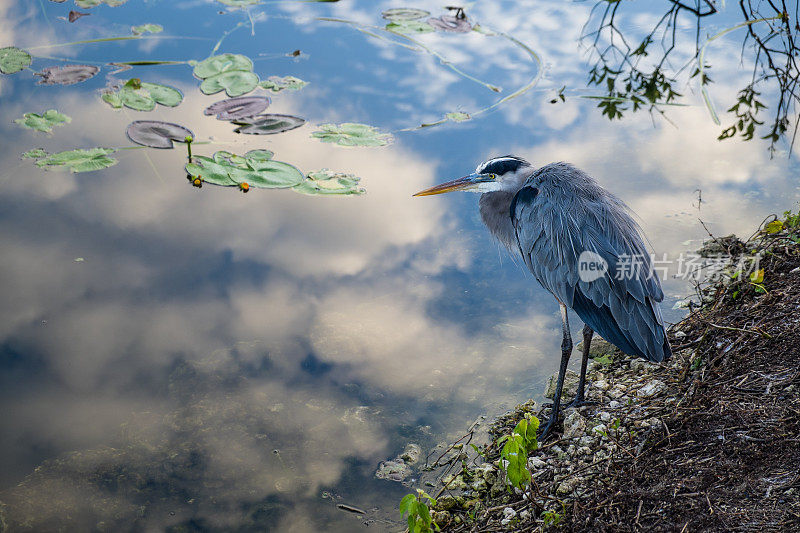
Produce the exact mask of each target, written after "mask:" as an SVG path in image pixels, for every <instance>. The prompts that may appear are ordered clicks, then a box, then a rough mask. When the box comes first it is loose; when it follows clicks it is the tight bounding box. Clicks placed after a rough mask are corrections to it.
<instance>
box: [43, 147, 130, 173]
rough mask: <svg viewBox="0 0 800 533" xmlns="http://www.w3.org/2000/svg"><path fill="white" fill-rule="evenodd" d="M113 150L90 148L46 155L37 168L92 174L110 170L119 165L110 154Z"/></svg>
mask: <svg viewBox="0 0 800 533" xmlns="http://www.w3.org/2000/svg"><path fill="white" fill-rule="evenodd" d="M115 151H116V150H114V149H113V148H89V149H88V150H68V151H66V152H59V153H57V154H50V155H46V156H45V157H43V158H41V159H39V160H38V161H36V166H37V167H39V168H43V169H45V170H50V169H51V168H63V169H69V171H70V172H91V171H93V170H100V169H103V168H108V167H111V166H114V165H116V164H117V163H119V161H117V160H116V159H114V158H113V157H109V154H112V153H114V152H115Z"/></svg>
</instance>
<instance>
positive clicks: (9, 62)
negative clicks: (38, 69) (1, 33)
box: [0, 46, 32, 74]
mask: <svg viewBox="0 0 800 533" xmlns="http://www.w3.org/2000/svg"><path fill="white" fill-rule="evenodd" d="M31 62H32V59H31V55H30V54H29V53H28V52H26V51H25V50H21V49H19V48H17V47H15V46H6V47H5V48H0V72H2V73H3V74H14V73H15V72H19V71H20V70H22V69H25V68H28V67H29V66H30V64H31Z"/></svg>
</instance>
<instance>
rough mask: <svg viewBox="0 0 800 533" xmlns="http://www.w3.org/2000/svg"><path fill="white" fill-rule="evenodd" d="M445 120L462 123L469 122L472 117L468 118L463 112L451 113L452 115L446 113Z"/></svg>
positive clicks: (467, 114)
mask: <svg viewBox="0 0 800 533" xmlns="http://www.w3.org/2000/svg"><path fill="white" fill-rule="evenodd" d="M445 118H446V119H448V120H452V121H453V122H464V121H465V120H469V119H471V118H472V117H471V116H469V113H464V112H463V111H453V112H452V113H447V114H446V115H445Z"/></svg>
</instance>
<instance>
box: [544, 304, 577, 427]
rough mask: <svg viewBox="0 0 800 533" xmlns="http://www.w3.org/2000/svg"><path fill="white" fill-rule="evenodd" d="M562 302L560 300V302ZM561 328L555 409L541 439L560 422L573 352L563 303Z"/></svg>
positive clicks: (551, 412) (565, 308) (554, 398)
mask: <svg viewBox="0 0 800 533" xmlns="http://www.w3.org/2000/svg"><path fill="white" fill-rule="evenodd" d="M559 303H560V302H559ZM561 329H562V331H563V338H562V339H561V366H560V367H559V369H558V381H557V382H556V393H555V396H553V409H552V410H551V411H550V420H548V421H547V424H545V425H544V429H543V430H542V434H541V435H540V436H539V439H540V440H544V439H546V438H547V436H548V435H549V434H550V431H552V429H553V426H554V425H555V424H556V422H558V408H559V407H560V406H561V389H562V388H563V387H564V376H565V375H566V373H567V365H568V364H569V356H570V354H571V353H572V335H570V333H569V320H568V319H567V306H565V305H564V304H561Z"/></svg>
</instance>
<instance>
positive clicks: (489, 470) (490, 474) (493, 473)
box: [473, 464, 497, 488]
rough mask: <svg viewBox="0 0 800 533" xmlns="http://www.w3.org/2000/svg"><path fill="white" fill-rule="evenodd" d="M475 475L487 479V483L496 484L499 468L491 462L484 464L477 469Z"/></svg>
mask: <svg viewBox="0 0 800 533" xmlns="http://www.w3.org/2000/svg"><path fill="white" fill-rule="evenodd" d="M475 476H477V477H480V478H482V479H485V480H486V484H487V485H494V483H495V481H497V469H495V467H494V466H492V465H490V464H483V465H481V466H479V467H477V468H476V469H475ZM473 488H474V484H473Z"/></svg>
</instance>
